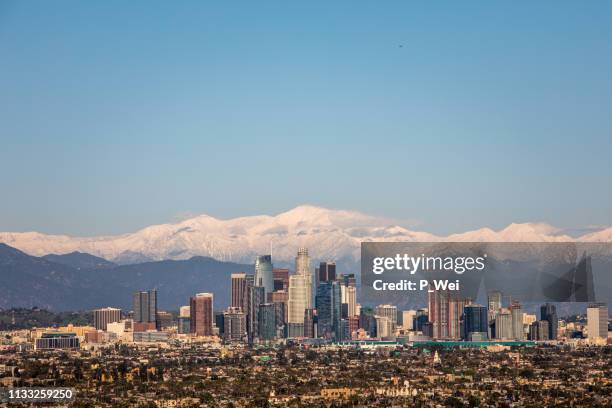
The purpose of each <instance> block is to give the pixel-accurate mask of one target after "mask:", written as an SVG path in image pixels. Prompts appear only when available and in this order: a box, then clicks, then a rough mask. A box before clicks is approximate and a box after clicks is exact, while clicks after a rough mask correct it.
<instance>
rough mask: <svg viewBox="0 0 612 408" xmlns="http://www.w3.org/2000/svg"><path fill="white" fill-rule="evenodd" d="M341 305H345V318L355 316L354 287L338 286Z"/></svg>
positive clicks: (355, 299) (355, 292) (355, 300)
mask: <svg viewBox="0 0 612 408" xmlns="http://www.w3.org/2000/svg"><path fill="white" fill-rule="evenodd" d="M340 290H341V297H342V304H345V305H347V316H346V317H347V318H348V317H351V316H356V315H357V288H356V287H354V286H345V285H341V286H340Z"/></svg>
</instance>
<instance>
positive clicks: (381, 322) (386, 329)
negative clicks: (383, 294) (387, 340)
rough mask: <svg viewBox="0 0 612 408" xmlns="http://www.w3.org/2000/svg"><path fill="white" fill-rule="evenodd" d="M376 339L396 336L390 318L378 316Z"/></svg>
mask: <svg viewBox="0 0 612 408" xmlns="http://www.w3.org/2000/svg"><path fill="white" fill-rule="evenodd" d="M375 319H376V337H379V338H383V337H391V336H393V335H394V334H395V330H394V328H393V322H392V321H391V319H390V318H389V317H388V316H381V315H376V316H375Z"/></svg>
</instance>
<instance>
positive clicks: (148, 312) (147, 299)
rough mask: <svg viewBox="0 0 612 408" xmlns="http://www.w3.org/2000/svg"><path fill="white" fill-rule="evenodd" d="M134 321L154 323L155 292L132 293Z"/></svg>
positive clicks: (155, 308) (155, 310) (155, 311)
mask: <svg viewBox="0 0 612 408" xmlns="http://www.w3.org/2000/svg"><path fill="white" fill-rule="evenodd" d="M133 300H134V321H136V322H139V323H155V320H156V316H157V290H149V291H146V292H144V291H143V292H136V293H134V299H133Z"/></svg>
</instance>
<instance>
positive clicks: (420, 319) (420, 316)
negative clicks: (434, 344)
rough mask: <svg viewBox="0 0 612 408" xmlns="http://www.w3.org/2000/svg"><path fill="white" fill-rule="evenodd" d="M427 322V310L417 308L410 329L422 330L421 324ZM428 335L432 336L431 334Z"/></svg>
mask: <svg viewBox="0 0 612 408" xmlns="http://www.w3.org/2000/svg"><path fill="white" fill-rule="evenodd" d="M428 322H429V312H428V310H427V309H418V310H417V312H416V316H415V317H414V323H413V324H412V330H414V331H423V324H425V323H428ZM432 327H433V325H432ZM430 337H433V334H432V335H431V336H430Z"/></svg>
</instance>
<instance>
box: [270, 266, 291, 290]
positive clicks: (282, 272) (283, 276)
mask: <svg viewBox="0 0 612 408" xmlns="http://www.w3.org/2000/svg"><path fill="white" fill-rule="evenodd" d="M272 276H273V277H274V291H277V290H284V291H287V290H288V289H289V269H287V268H274V269H272Z"/></svg>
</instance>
